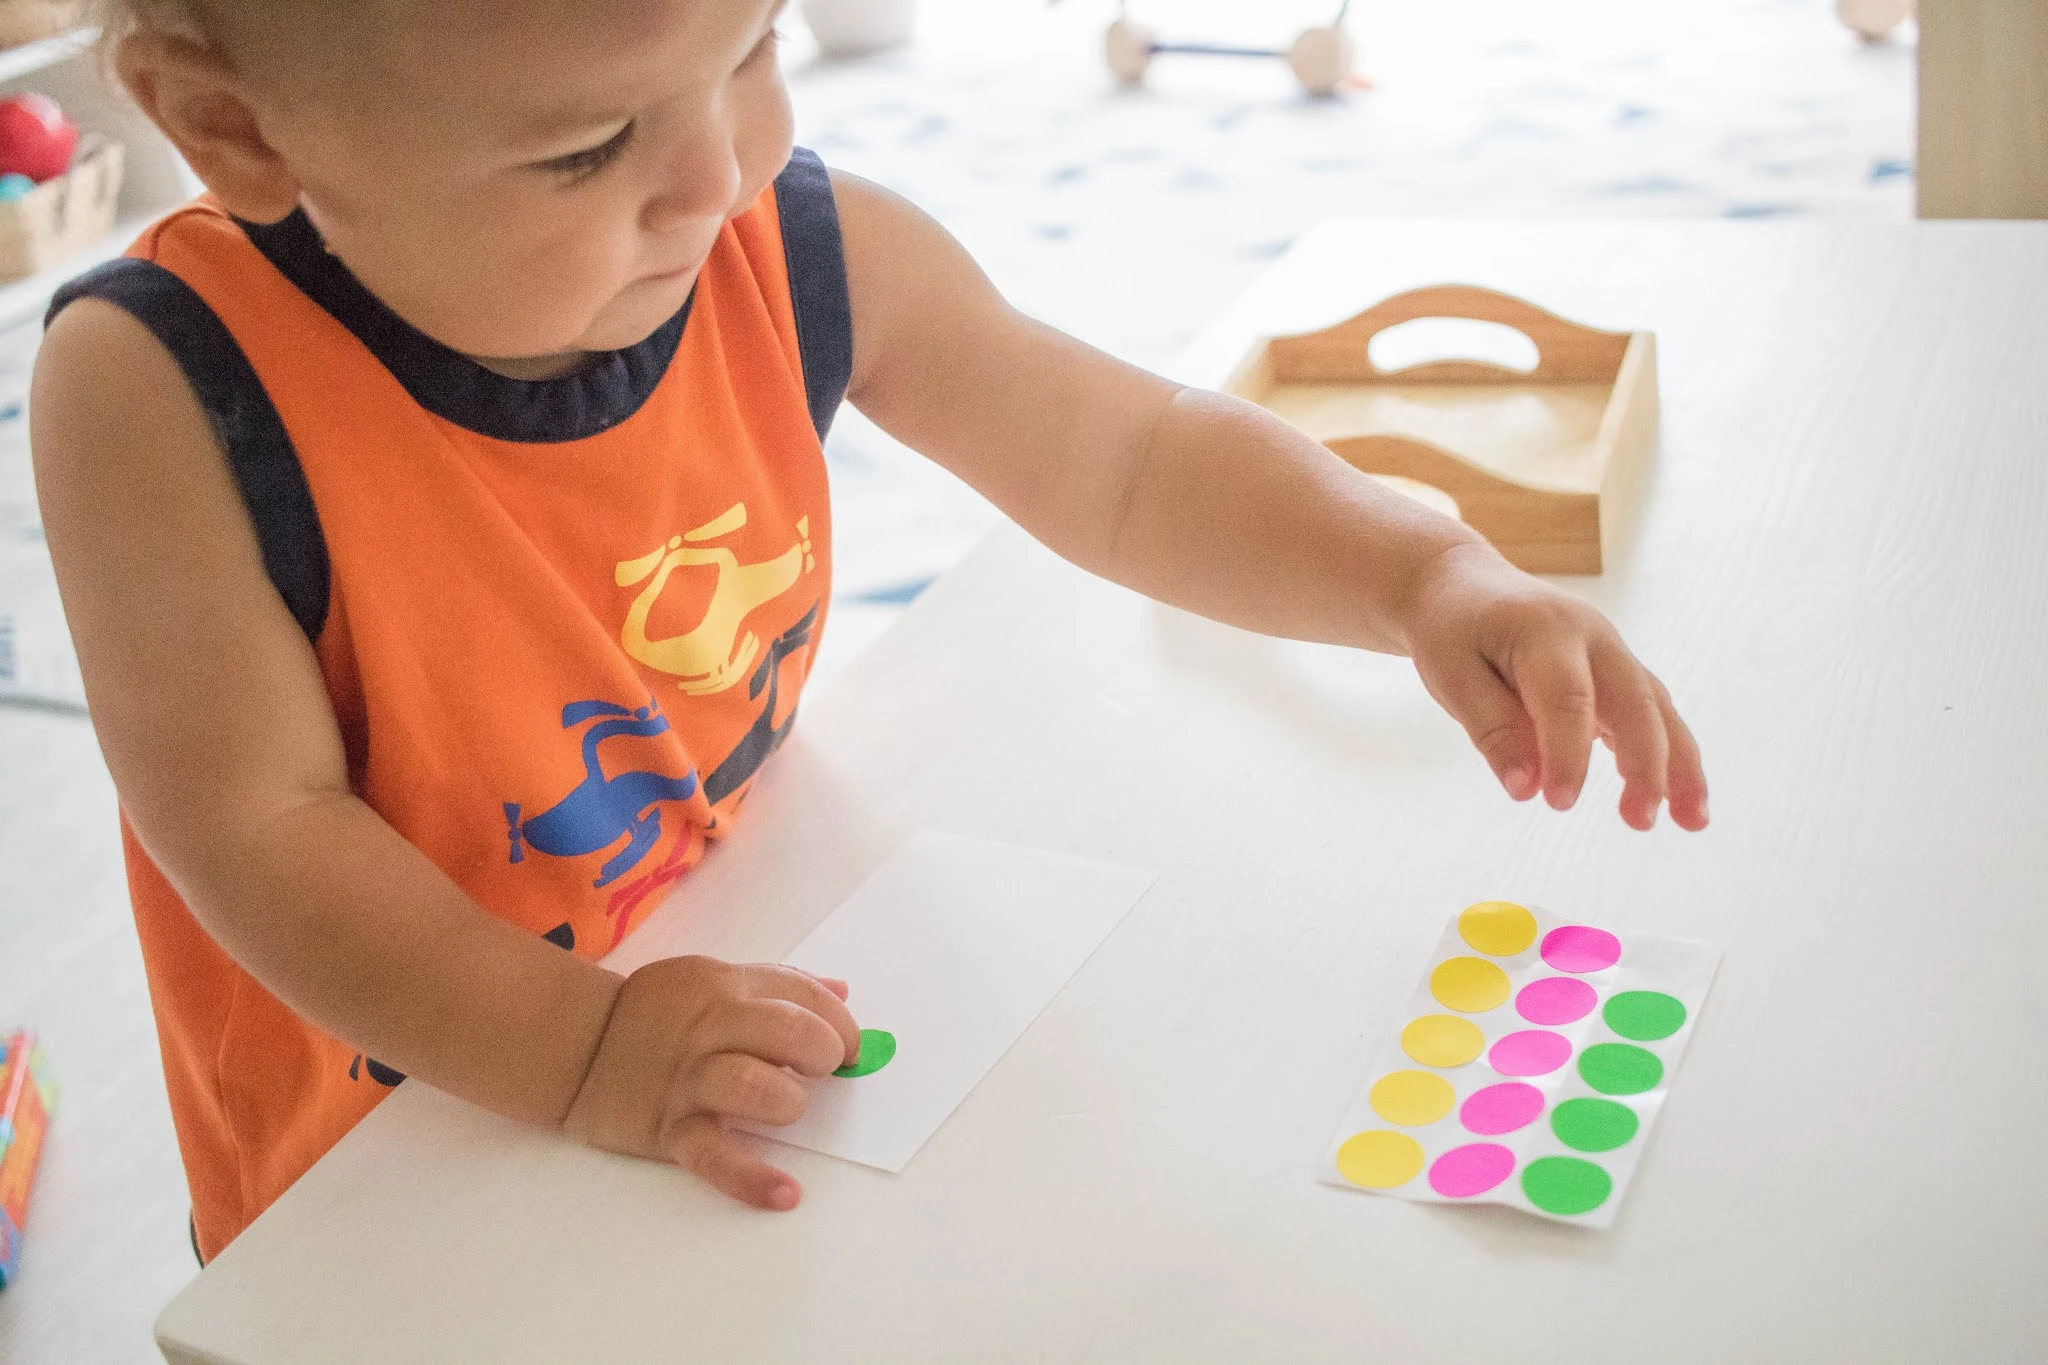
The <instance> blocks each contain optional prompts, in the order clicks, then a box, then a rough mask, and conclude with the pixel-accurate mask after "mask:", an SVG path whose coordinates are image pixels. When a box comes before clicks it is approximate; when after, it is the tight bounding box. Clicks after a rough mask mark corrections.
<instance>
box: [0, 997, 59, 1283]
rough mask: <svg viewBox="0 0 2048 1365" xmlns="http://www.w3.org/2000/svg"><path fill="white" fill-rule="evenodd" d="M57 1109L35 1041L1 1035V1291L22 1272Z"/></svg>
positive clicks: (47, 1070)
mask: <svg viewBox="0 0 2048 1365" xmlns="http://www.w3.org/2000/svg"><path fill="white" fill-rule="evenodd" d="M56 1105H57V1085H56V1082H55V1080H54V1079H53V1078H52V1077H51V1075H50V1064H49V1062H48V1061H47V1060H45V1059H44V1057H43V1050H42V1049H41V1048H40V1047H38V1046H37V1045H36V1036H35V1035H34V1034H33V1033H28V1032H20V1033H9V1034H0V1289H5V1288H6V1287H7V1286H8V1285H9V1284H11V1283H13V1281H14V1277H15V1276H16V1275H17V1274H18V1273H20V1270H21V1229H22V1225H23V1224H24V1223H26V1222H27V1221H28V1194H29V1188H30V1187H31V1186H32V1185H33V1184H34V1183H35V1178H36V1160H37V1158H38V1157H40V1156H41V1155H42V1154H43V1134H44V1132H45V1131H47V1130H48V1128H49V1126H50V1111H51V1110H52V1109H54V1108H56Z"/></svg>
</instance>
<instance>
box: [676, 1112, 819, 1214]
mask: <svg viewBox="0 0 2048 1365" xmlns="http://www.w3.org/2000/svg"><path fill="white" fill-rule="evenodd" d="M663 1137H664V1144H663V1151H664V1152H665V1153H666V1154H667V1156H668V1159H669V1160H670V1161H673V1162H674V1163H675V1164H676V1165H678V1166H680V1167H682V1168H683V1169H684V1170H686V1171H688V1172H690V1174H692V1175H694V1176H696V1177H698V1178H699V1179H701V1180H703V1181H704V1182H705V1183H706V1184H708V1185H710V1186H711V1187H712V1188H714V1189H718V1190H722V1191H724V1192H725V1193H726V1194H729V1195H731V1196H732V1197H733V1198H735V1199H737V1200H739V1201H740V1202H741V1203H742V1204H752V1205H753V1206H754V1207H755V1208H757V1209H775V1210H777V1211H781V1210H786V1209H793V1208H795V1207H796V1205H797V1200H798V1199H800V1198H802V1197H803V1190H802V1187H800V1186H799V1185H798V1184H797V1183H796V1181H795V1180H794V1179H792V1178H791V1177H790V1176H789V1175H787V1174H786V1173H784V1172H782V1171H778V1170H776V1169H775V1168H774V1167H773V1166H770V1165H769V1164H768V1163H767V1162H765V1161H763V1160H761V1158H759V1157H757V1156H755V1155H754V1154H753V1152H751V1151H750V1150H748V1148H747V1146H746V1144H745V1143H744V1142H742V1141H741V1140H740V1138H739V1136H738V1135H737V1134H735V1133H734V1132H733V1131H732V1130H731V1129H729V1128H727V1127H726V1126H725V1124H724V1123H722V1122H720V1121H719V1120H718V1119H717V1118H715V1117H714V1116H712V1115H710V1114H692V1115H690V1116H689V1117H688V1118H685V1119H683V1120H682V1121H680V1122H679V1123H677V1124H676V1125H675V1126H674V1128H673V1130H672V1131H671V1132H668V1133H665V1134H664V1135H663Z"/></svg>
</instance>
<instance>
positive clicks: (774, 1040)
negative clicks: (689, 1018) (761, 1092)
mask: <svg viewBox="0 0 2048 1365" xmlns="http://www.w3.org/2000/svg"><path fill="white" fill-rule="evenodd" d="M840 1008H841V1009H844V1008H845V1006H843V1005H842V1006H840ZM859 1036H860V1035H859V1034H858V1033H856V1034H855V1035H854V1037H855V1039H856V1042H855V1044H854V1051H853V1052H852V1053H849V1052H848V1051H847V1049H846V1040H845V1039H844V1038H842V1037H841V1036H840V1034H839V1031H838V1030H837V1029H835V1028H833V1027H832V1025H830V1024H828V1023H826V1022H825V1020H823V1019H821V1018H819V1017H818V1016H817V1015H816V1014H813V1013H812V1012H811V1011H810V1010H808V1009H805V1008H804V1007H803V1006H802V1005H798V1004H793V1003H791V1002H790V1001H787V1000H776V999H766V1000H758V999H757V1000H735V1001H732V1002H731V1003H729V1004H726V1005H723V1006H721V1007H720V1008H719V1009H717V1010H716V1011H714V1012H713V1013H712V1014H711V1015H710V1016H709V1017H708V1018H706V1019H705V1021H704V1031H703V1033H702V1034H701V1035H700V1038H701V1046H702V1047H703V1049H704V1051H706V1052H744V1053H746V1054H747V1055H748V1056H751V1057H759V1058H760V1059H761V1060H762V1061H764V1062H768V1063H770V1064H772V1065H774V1066H786V1067H788V1068H789V1069H790V1070H791V1071H796V1072H800V1073H802V1074H803V1075H806V1076H824V1075H829V1074H830V1073H832V1072H833V1071H836V1070H838V1069H839V1068H840V1067H842V1066H845V1065H846V1063H847V1059H848V1057H849V1056H855V1055H858V1053H859V1042H858V1039H859Z"/></svg>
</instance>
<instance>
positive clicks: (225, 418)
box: [44, 148, 853, 641]
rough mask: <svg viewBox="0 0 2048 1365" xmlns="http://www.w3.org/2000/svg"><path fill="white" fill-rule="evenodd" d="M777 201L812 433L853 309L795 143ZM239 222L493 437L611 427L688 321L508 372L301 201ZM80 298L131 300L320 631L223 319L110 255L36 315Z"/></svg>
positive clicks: (825, 191) (322, 597)
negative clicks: (331, 240) (352, 261)
mask: <svg viewBox="0 0 2048 1365" xmlns="http://www.w3.org/2000/svg"><path fill="white" fill-rule="evenodd" d="M776 209H777V216H778V217H779V218H780V220H781V225H782V233H783V257H784V262H785V265H786V267H787V270H788V274H789V286H790V299H791V305H792V308H793V310H794V312H795V316H796V324H797V344H798V349H799V351H800V353H801V359H802V363H803V372H804V394H805V400H806V403H807V405H808V407H809V410H810V414H811V423H812V425H813V426H814V427H815V428H816V429H817V432H818V439H819V440H820V441H821V442H822V441H823V440H824V439H825V434H826V432H827V431H828V430H829V429H830V428H831V425H832V418H833V415H834V414H835V413H836V412H837V411H838V409H839V405H840V403H841V402H842V401H844V399H845V395H846V385H847V382H848V380H849V378H850V376H851V375H852V371H853V315H852V309H851V307H850V305H849V303H848V300H847V291H846V258H845V252H844V249H843V247H842V246H841V242H840V235H839V212H838V208H837V205H836V204H835V202H834V200H833V197H832V182H831V179H830V177H829V175H828V174H827V172H826V170H825V166H824V163H823V162H821V161H820V160H819V159H818V158H817V156H816V155H815V154H814V153H812V152H810V151H808V150H805V149H803V148H798V149H796V151H795V153H794V154H793V155H792V157H791V158H790V163H789V165H788V167H786V168H785V169H784V170H783V172H782V174H781V175H780V176H779V177H777V179H776ZM242 227H243V229H244V231H246V232H247V233H248V235H249V239H250V241H251V242H252V243H254V244H255V246H256V248H257V249H258V250H259V251H261V252H262V253H263V255H264V256H265V257H266V258H267V259H269V260H270V262H271V263H272V264H273V265H274V266H276V267H277V269H278V271H279V272H280V273H282V274H283V275H284V276H285V278H287V279H288V280H290V281H291V282H292V283H293V284H294V285H296V286H297V287H298V288H299V290H300V291H301V292H303V293H305V294H306V295H307V296H308V297H309V298H311V299H312V300H313V301H314V302H315V303H317V304H319V305H320V306H321V307H322V308H324V309H326V310H327V312H328V313H329V314H331V315H332V316H333V317H334V318H335V319H336V320H337V321H339V322H340V323H341V324H342V325H343V326H345V327H347V328H348V329H349V331H350V332H351V333H353V334H354V335H355V337H356V338H357V339H358V340H359V341H361V342H362V343H363V344H364V345H365V346H366V347H368V348H369V350H370V351H371V352H372V353H373V354H375V355H376V356H377V358H378V359H379V360H380V361H382V362H383V363H384V365H385V366H386V367H387V368H388V369H389V370H390V371H391V373H392V375H393V376H394V377H395V378H397V379H398V381H399V383H400V384H401V385H403V386H404V388H405V389H406V391H407V392H408V393H409V394H411V395H412V397H413V399H414V400H415V401H416V402H418V403H419V404H420V405H421V406H422V407H424V408H426V409H427V410H428V411H429V412H432V413H434V414H436V415H437V416H440V417H442V418H445V419H446V420H448V421H450V422H453V423H455V424H456V425H458V426H461V427H465V428H467V429H468V430H471V431H474V432H477V433H478V434H479V435H483V436H491V437H496V438H498V439H501V440H508V441H520V442H526V443H553V442H563V441H574V440H581V439H583V438H585V437H587V436H594V435H596V434H597V433H598V432H601V431H605V430H607V429H609V428H610V427H613V426H616V425H618V424H619V423H620V422H622V421H624V420H625V419H626V418H628V417H630V416H632V415H633V413H634V412H637V411H638V410H639V408H640V406H641V405H642V404H643V403H645V402H646V400H647V398H648V396H649V395H651V394H652V393H653V391H654V388H655V386H656V385H657V384H659V383H660V381H661V378H662V375H663V374H665V373H666V372H667V369H668V366H669V363H670V362H671V361H672V360H673V359H674V358H675V352H676V349H677V347H678V346H679V345H680V344H681V340H682V334H683V329H684V327H685V326H686V325H687V323H688V321H689V315H690V304H689V303H688V302H685V303H684V305H683V307H682V308H681V309H680V310H679V311H678V312H677V313H676V315H675V316H674V317H673V318H671V319H670V320H669V321H668V322H666V323H664V324H663V325H662V326H661V327H660V328H658V329H657V330H656V331H655V333H654V334H653V335H652V336H650V337H648V338H647V339H646V340H645V341H642V342H641V343H640V344H639V345H637V346H632V347H628V348H627V349H625V350H623V351H613V352H609V353H607V354H605V355H603V356H600V357H596V358H595V359H594V361H593V363H592V364H590V365H588V366H586V367H584V368H583V369H581V370H578V371H577V372H576V373H574V374H570V375H564V376H562V377H561V378H558V379H549V380H540V381H530V380H519V379H509V378H507V377H505V376H504V375H500V374H496V373H494V372H492V371H490V370H487V369H485V368H484V367H483V366H481V365H479V364H477V363H476V362H475V361H473V360H471V359H469V358H468V357H467V356H464V355H462V354H460V353H459V352H457V351H453V350H451V349H449V348H448V347H446V346H443V345H441V343H439V342H437V341H435V340H433V339H432V338H431V337H429V336H427V335H426V334H425V333H423V332H421V331H419V330H418V329H417V328H415V327H413V326H412V325H411V324H410V323H407V322H406V321H405V320H404V319H403V318H400V317H399V316H398V315H397V314H396V313H394V312H392V311H391V309H390V308H388V307H386V306H385V305H384V303H383V302H382V301H381V300H379V299H378V298H377V297H376V296H375V295H373V294H372V293H370V291H369V290H368V289H366V288H365V287H364V286H363V285H362V283H361V282H360V281H358V280H357V279H356V278H355V276H354V275H353V274H351V273H350V272H349V270H348V267H346V266H345V265H343V264H342V263H341V261H340V260H339V259H338V258H336V257H335V256H333V255H330V254H329V253H328V251H327V249H326V246H325V244H324V243H323V242H322V241H321V240H320V234H319V231H318V229H316V228H315V227H314V226H313V224H312V221H311V220H310V219H308V218H307V217H306V216H305V214H304V213H303V212H294V213H293V214H292V215H291V216H290V217H288V218H286V219H285V220H284V221H283V222H281V223H275V224H271V225H268V226H256V225H252V224H248V223H244V224H242ZM694 297H695V295H694V294H693V295H692V299H694ZM82 298H97V299H102V300H104V301H106V302H108V303H111V304H113V305H115V306H116V307H118V308H120V309H122V310H123V311H125V312H127V313H129V314H131V315H132V316H133V317H135V318H136V320H137V321H139V322H141V323H142V325H143V326H145V327H147V328H148V329H149V331H150V333H151V334H152V335H153V336H155V337H156V339H157V340H158V342H160V343H161V344H162V345H163V347H164V349H165V350H167V351H169V352H170V353H171V357H172V359H174V360H175V361H176V362H177V364H178V367H179V369H181V370H182V371H183V372H184V374H185V379H186V382H187V383H189V384H190V385H191V386H192V391H193V393H194V395H195V396H196V397H197V398H198V400H199V406H200V409H201V410H202V411H203V412H204V413H205V414H206V418H207V421H208V422H209V423H210V424H211V425H212V427H213V431H214V435H215V437H216V439H217V440H218V441H219V442H220V445H221V449H222V450H223V451H224V452H225V453H226V455H227V460H228V466H229V469H230V471H231V473H232V475H233V477H234V480H235V486H236V488H237V489H238V490H239V491H240V493H241V495H242V502H243V504H244V505H245V506H246V507H247V508H248V511H249V517H250V520H251V521H252V522H253V523H254V525H255V530H256V541H257V545H258V548H259V549H260V550H261V552H262V555H263V567H264V571H265V572H266V573H267V574H268V575H269V577H270V581H271V583H272V585H273V586H275V587H276V589H277V591H278V595H279V596H281V597H282V598H283V599H284V603H285V606H286V607H287V608H288V609H289V610H290V612H291V614H292V619H293V620H295V621H297V622H298V624H299V628H300V629H301V630H303V631H305V633H306V638H307V639H308V640H314V641H317V640H318V639H319V638H320V633H321V631H322V630H323V629H324V628H325V627H326V624H327V615H328V609H329V593H330V580H329V561H328V551H327V539H326V536H325V535H324V534H323V533H322V531H321V529H320V517H319V514H318V512H317V510H316V509H315V508H314V505H313V494H312V490H311V489H310V488H309V487H308V486H307V484H306V476H305V471H304V470H302V469H301V468H300V466H299V457H298V451H297V449H296V448H294V446H293V445H292V439H291V435H290V433H289V432H287V431H286V429H285V425H284V420H283V418H282V417H280V416H279V415H278V411H277V406H276V404H274V403H272V402H271V400H270V395H269V394H268V393H266V392H265V391H264V388H263V382H262V380H261V379H259V378H258V377H257V374H256V371H255V368H254V367H253V366H251V365H250V364H249V359H248V357H247V356H246V355H244V354H243V352H242V348H241V346H240V344H239V343H237V342H236V340H235V338H234V335H233V333H231V332H229V330H228V328H227V325H226V324H225V323H223V322H222V321H221V320H220V318H219V317H218V316H217V315H216V314H215V313H214V311H213V309H212V308H210V307H209V306H208V305H207V303H206V301H205V300H204V299H202V298H201V297H200V296H199V294H198V293H197V292H196V291H195V290H193V288H192V287H191V286H190V285H188V284H186V283H185V282H184V281H183V280H181V279H179V278H178V277H177V276H176V275H175V274H173V273H172V272H170V271H169V270H166V269H165V268H163V267H162V266H160V265H157V264H155V263H154V262H151V261H144V260H137V259H134V258H131V257H123V258H120V259H118V260H113V261H109V262H107V263H106V264H104V265H101V266H99V267H97V268H96V269H94V270H91V271H88V272H87V273H86V274H84V275H81V276H79V277H78V278H77V279H75V280H73V281H71V282H70V283H69V284H66V285H65V286H64V287H63V288H61V289H59V290H58V291H57V293H56V295H55V297H54V298H53V299H52V300H51V303H50V309H49V312H48V313H47V314H46V315H45V316H44V326H45V327H47V326H48V325H49V323H50V322H51V321H53V320H54V319H55V318H56V316H57V315H58V314H59V313H61V312H62V311H63V310H64V309H65V308H66V307H67V306H69V305H70V304H72V303H74V302H76V301H77V300H79V299H82Z"/></svg>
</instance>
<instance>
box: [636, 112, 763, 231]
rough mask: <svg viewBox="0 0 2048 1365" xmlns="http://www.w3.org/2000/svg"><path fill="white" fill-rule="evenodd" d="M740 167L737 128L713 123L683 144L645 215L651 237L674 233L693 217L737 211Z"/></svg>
mask: <svg viewBox="0 0 2048 1365" xmlns="http://www.w3.org/2000/svg"><path fill="white" fill-rule="evenodd" d="M740 179H741V176H740V163H739V157H738V154H737V152H736V150H735V149H734V147H733V139H732V135H731V130H730V129H729V128H727V127H726V126H724V123H723V121H722V120H717V119H711V120H707V121H706V125H705V126H704V127H702V128H700V129H699V130H697V132H696V134H695V135H694V136H690V137H687V138H685V139H683V140H681V141H679V142H678V144H677V145H676V147H675V149H674V151H673V152H672V153H671V155H670V156H669V157H667V158H666V159H665V161H664V163H663V166H662V170H661V180H660V182H659V183H658V185H657V186H656V189H655V193H654V194H653V196H652V197H650V198H649V199H648V201H647V206H646V208H645V209H643V210H642V211H641V215H640V216H641V226H642V227H644V228H645V229H646V230H647V231H648V232H650V233H658V232H662V231H672V230H674V229H675V228H677V227H679V226H682V225H683V224H684V223H686V222H688V221H690V220H691V219H702V218H705V217H709V216H713V215H716V216H717V217H720V218H723V217H725V216H726V215H728V214H729V213H731V212H732V208H733V200H734V199H735V198H736V197H738V195H739V192H740Z"/></svg>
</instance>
